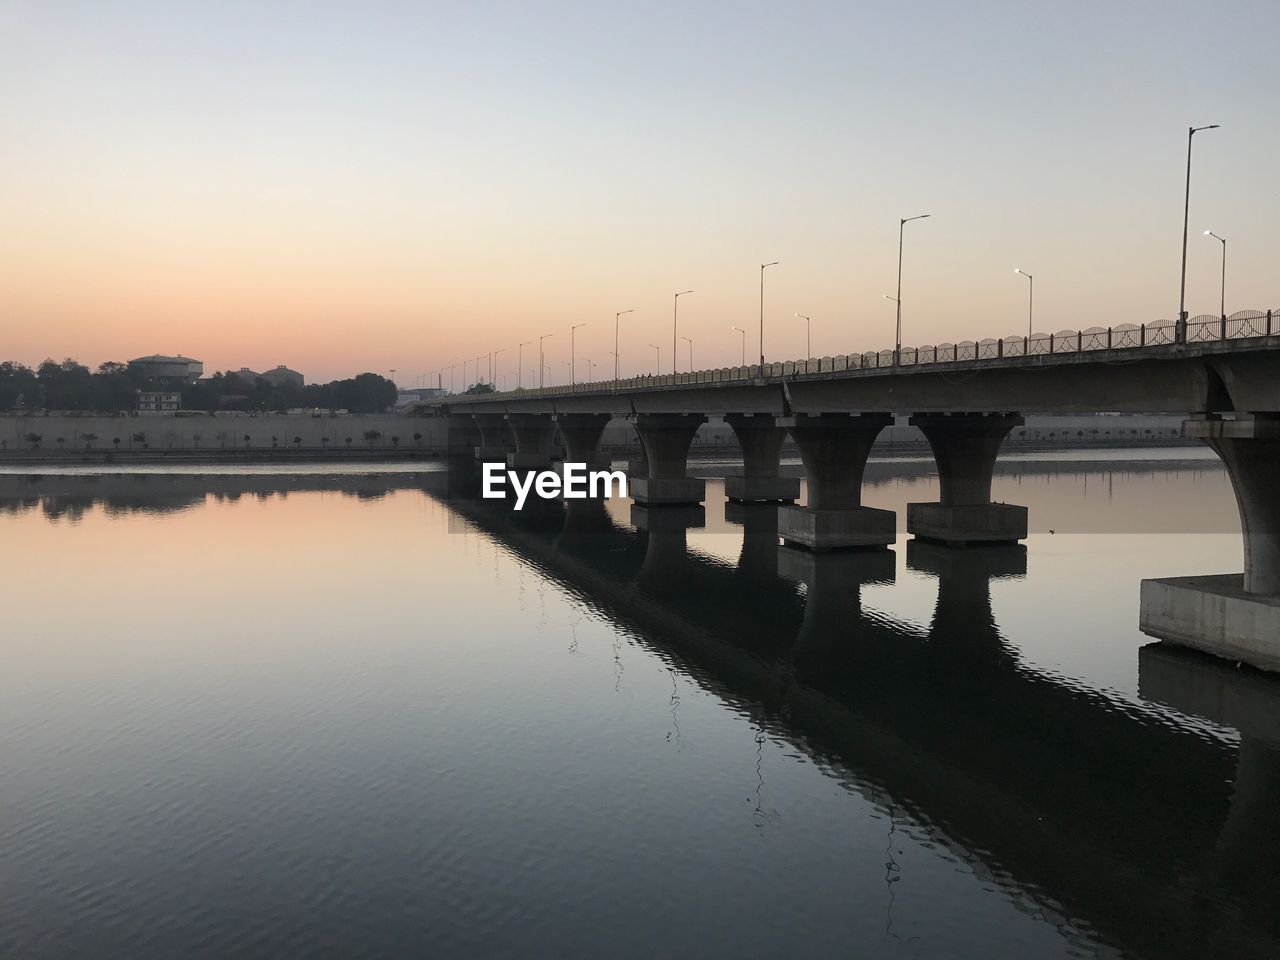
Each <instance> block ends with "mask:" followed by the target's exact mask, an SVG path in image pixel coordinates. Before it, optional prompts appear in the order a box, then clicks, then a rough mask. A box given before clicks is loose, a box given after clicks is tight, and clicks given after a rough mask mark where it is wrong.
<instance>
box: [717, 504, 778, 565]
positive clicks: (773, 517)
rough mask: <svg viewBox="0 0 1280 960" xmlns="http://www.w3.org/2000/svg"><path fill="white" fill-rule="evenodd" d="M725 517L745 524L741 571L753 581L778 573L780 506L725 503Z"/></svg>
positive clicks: (743, 528)
mask: <svg viewBox="0 0 1280 960" xmlns="http://www.w3.org/2000/svg"><path fill="white" fill-rule="evenodd" d="M724 518H725V520H727V521H728V522H729V523H734V524H738V525H739V526H741V527H742V550H741V551H740V552H739V553H738V572H739V573H740V574H742V575H743V576H744V577H746V578H748V579H753V580H772V579H774V578H776V577H777V576H778V508H777V506H776V505H775V504H772V503H738V502H736V501H733V500H730V501H728V502H727V503H725V505H724Z"/></svg>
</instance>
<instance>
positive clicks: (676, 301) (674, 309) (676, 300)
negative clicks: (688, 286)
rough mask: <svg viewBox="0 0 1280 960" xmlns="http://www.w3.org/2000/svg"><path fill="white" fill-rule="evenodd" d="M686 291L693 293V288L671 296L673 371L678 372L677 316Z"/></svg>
mask: <svg viewBox="0 0 1280 960" xmlns="http://www.w3.org/2000/svg"><path fill="white" fill-rule="evenodd" d="M686 293H693V291H692V290H681V291H680V292H679V293H677V294H676V295H675V296H674V297H672V298H671V372H672V373H675V372H676V327H677V323H676V318H677V317H678V316H679V310H680V298H681V297H683V296H684V295H685V294H686Z"/></svg>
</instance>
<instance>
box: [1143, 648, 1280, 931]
mask: <svg viewBox="0 0 1280 960" xmlns="http://www.w3.org/2000/svg"><path fill="white" fill-rule="evenodd" d="M1138 691H1139V693H1140V694H1141V696H1142V697H1143V699H1146V700H1151V701H1154V702H1157V703H1163V704H1167V705H1168V706H1171V707H1173V708H1174V709H1176V710H1179V711H1181V712H1182V713H1186V714H1189V715H1191V716H1196V717H1203V718H1204V719H1206V720H1210V721H1212V722H1213V723H1216V724H1218V725H1220V726H1225V727H1231V728H1233V729H1235V730H1237V731H1239V733H1240V748H1239V750H1238V752H1237V757H1236V772H1235V776H1234V778H1233V781H1232V783H1233V793H1232V797H1231V806H1230V809H1229V811H1228V813H1227V817H1226V821H1225V822H1224V824H1223V828H1222V831H1221V833H1220V834H1219V837H1218V843H1217V846H1216V848H1215V851H1214V856H1213V862H1214V874H1215V881H1214V882H1215V885H1217V884H1221V885H1222V886H1224V887H1227V888H1234V887H1238V886H1239V885H1240V883H1241V882H1247V883H1248V884H1249V885H1250V886H1251V887H1253V886H1257V885H1259V884H1260V885H1262V886H1263V887H1265V888H1268V889H1271V890H1274V889H1276V887H1277V885H1280V817H1277V815H1276V813H1277V811H1276V797H1277V796H1280V682H1278V681H1277V680H1276V679H1275V678H1274V677H1271V676H1268V675H1266V674H1261V673H1254V672H1252V671H1241V670H1237V669H1236V668H1234V667H1232V666H1230V665H1229V664H1226V663H1223V662H1221V661H1220V660H1215V659H1210V658H1208V657H1204V656H1201V655H1200V654H1198V653H1193V652H1190V651H1185V650H1180V649H1178V648H1177V647H1174V646H1171V645H1168V644H1164V643H1153V644H1148V645H1147V646H1145V647H1142V648H1141V649H1140V650H1139V651H1138ZM1241 878H1248V879H1247V881H1242V879H1241ZM1249 892H1254V893H1256V891H1249ZM1206 955H1208V954H1206ZM1220 955H1225V954H1220Z"/></svg>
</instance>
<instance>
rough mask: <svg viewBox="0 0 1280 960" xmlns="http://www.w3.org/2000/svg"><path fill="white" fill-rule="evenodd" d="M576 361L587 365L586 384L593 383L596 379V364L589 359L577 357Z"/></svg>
mask: <svg viewBox="0 0 1280 960" xmlns="http://www.w3.org/2000/svg"><path fill="white" fill-rule="evenodd" d="M578 359H579V360H581V361H582V362H583V363H585V364H586V365H587V377H588V381H587V382H588V383H594V382H595V379H596V362H595V361H594V360H592V359H591V358H590V357H579V358H578Z"/></svg>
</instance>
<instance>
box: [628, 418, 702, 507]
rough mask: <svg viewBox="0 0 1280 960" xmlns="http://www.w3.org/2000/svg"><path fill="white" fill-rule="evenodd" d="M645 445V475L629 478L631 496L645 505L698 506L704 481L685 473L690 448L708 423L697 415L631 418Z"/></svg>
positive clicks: (641, 441)
mask: <svg viewBox="0 0 1280 960" xmlns="http://www.w3.org/2000/svg"><path fill="white" fill-rule="evenodd" d="M632 422H633V423H634V424H635V428H636V432H637V433H638V434H640V443H641V444H642V445H643V446H644V453H645V460H646V461H647V462H648V467H649V469H648V475H647V476H643V477H638V476H637V477H632V478H631V497H632V499H633V500H635V502H636V503H639V504H644V505H645V506H650V507H656V506H667V505H675V504H679V505H689V504H696V503H701V502H702V500H703V498H704V497H706V495H707V484H706V481H705V480H700V479H698V478H696V477H690V476H689V475H688V474H687V473H686V470H687V464H688V460H689V445H690V444H691V443H693V437H694V434H696V433H697V432H698V428H699V427H700V426H702V425H703V424H704V423H706V422H707V418H706V417H705V416H703V415H702V414H700V413H641V414H636V415H635V416H634V417H633V418H632Z"/></svg>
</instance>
